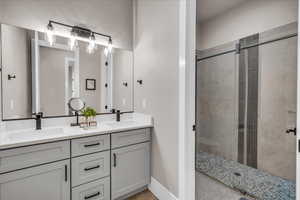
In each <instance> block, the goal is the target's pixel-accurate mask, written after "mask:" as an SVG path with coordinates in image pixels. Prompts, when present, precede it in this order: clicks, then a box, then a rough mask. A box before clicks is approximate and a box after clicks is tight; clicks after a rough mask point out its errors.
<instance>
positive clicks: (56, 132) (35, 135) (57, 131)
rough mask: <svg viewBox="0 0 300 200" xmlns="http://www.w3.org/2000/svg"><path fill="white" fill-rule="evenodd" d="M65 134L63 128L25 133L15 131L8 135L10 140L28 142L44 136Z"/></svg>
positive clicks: (27, 131) (26, 131)
mask: <svg viewBox="0 0 300 200" xmlns="http://www.w3.org/2000/svg"><path fill="white" fill-rule="evenodd" d="M62 133H64V129H63V128H47V129H42V130H24V131H13V132H11V133H8V134H7V135H6V139H8V140H27V139H34V138H40V137H43V136H45V137H46V136H49V135H55V136H58V135H60V134H62Z"/></svg>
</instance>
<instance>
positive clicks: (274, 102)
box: [196, 22, 298, 200]
mask: <svg viewBox="0 0 300 200" xmlns="http://www.w3.org/2000/svg"><path fill="white" fill-rule="evenodd" d="M297 32H298V29H297V22H295V23H291V24H287V25H284V26H280V27H277V28H274V29H272V30H268V31H265V32H262V33H257V34H254V35H251V36H248V37H245V38H241V39H239V40H236V41H233V42H230V43H227V44H224V45H220V46H217V47H214V48H211V49H206V50H201V51H197V65H196V170H197V173H201V174H203V175H205V176H206V177H209V178H210V179H213V180H215V181H217V182H218V183H221V184H223V185H225V186H226V187H229V188H231V189H233V190H235V191H238V192H241V193H242V194H243V195H245V196H248V197H249V198H254V199H263V200H293V199H296V197H295V196H296V192H295V190H296V189H295V179H296V105H297Z"/></svg>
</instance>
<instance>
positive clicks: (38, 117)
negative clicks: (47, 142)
mask: <svg viewBox="0 0 300 200" xmlns="http://www.w3.org/2000/svg"><path fill="white" fill-rule="evenodd" d="M33 115H34V116H35V129H36V130H41V129H42V118H43V113H42V112H38V113H34V114H33Z"/></svg>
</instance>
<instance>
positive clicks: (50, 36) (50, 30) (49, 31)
mask: <svg viewBox="0 0 300 200" xmlns="http://www.w3.org/2000/svg"><path fill="white" fill-rule="evenodd" d="M46 35H47V38H46V39H47V41H48V42H49V44H50V46H52V45H53V44H54V42H55V35H54V27H53V25H52V23H51V22H49V24H48V25H47V32H46Z"/></svg>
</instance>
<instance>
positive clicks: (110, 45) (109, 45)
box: [107, 38, 113, 53]
mask: <svg viewBox="0 0 300 200" xmlns="http://www.w3.org/2000/svg"><path fill="white" fill-rule="evenodd" d="M112 48H113V46H112V39H111V38H109V40H108V45H107V49H108V51H109V53H111V51H112Z"/></svg>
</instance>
